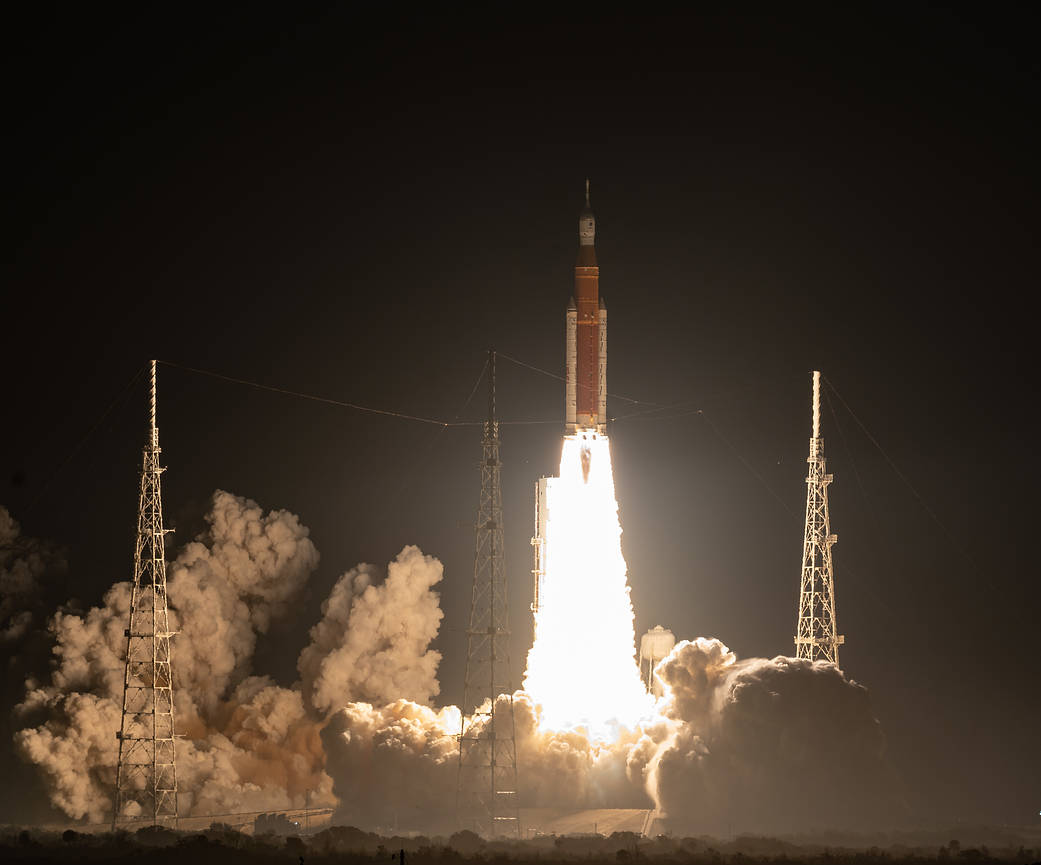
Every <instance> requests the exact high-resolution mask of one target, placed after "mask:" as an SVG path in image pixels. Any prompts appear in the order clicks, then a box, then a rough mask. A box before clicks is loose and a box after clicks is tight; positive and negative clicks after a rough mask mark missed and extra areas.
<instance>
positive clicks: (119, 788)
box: [112, 360, 177, 828]
mask: <svg viewBox="0 0 1041 865" xmlns="http://www.w3.org/2000/svg"><path fill="white" fill-rule="evenodd" d="M149 395H150V401H149V414H148V443H147V444H146V445H145V449H144V456H143V458H142V463H141V498H140V504H139V506H138V512H137V545H136V547H135V550H134V581H133V585H132V587H131V590H130V621H129V624H128V627H127V629H126V631H125V632H124V633H125V635H126V638H127V640H126V670H125V673H124V676H123V718H122V721H121V723H120V729H119V732H118V733H116V738H117V739H118V740H119V762H118V764H117V767H116V803H115V804H116V807H115V812H114V813H113V816H112V826H113V828H115V826H116V824H117V823H118V822H119V821H121V820H131V819H145V820H150V821H151V822H152V823H168V822H169V823H176V821H177V767H176V763H175V761H174V753H175V751H176V746H175V735H174V702H173V677H172V671H171V668H170V637H171V636H172V634H171V632H170V623H169V620H168V611H167V605H166V552H165V544H164V541H163V538H164V536H165V534H166V532H167V531H170V530H169V529H164V528H163V497H162V490H161V484H160V478H161V476H162V473H163V472H164V471H165V469H163V468H162V467H161V466H160V465H159V454H160V448H159V430H158V428H157V427H156V425H155V401H156V400H155V396H156V392H155V361H154V360H153V361H152V364H151V388H150V391H149Z"/></svg>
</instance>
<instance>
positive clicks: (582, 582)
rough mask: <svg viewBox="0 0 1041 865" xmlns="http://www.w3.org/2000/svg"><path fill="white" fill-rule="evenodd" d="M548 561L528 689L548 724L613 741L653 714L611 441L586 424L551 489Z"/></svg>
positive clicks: (570, 439) (567, 449)
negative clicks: (640, 657)
mask: <svg viewBox="0 0 1041 865" xmlns="http://www.w3.org/2000/svg"><path fill="white" fill-rule="evenodd" d="M544 544H545V560H544V570H545V576H544V578H543V583H542V590H541V593H540V597H539V609H538V610H537V611H536V614H535V643H534V645H533V646H532V647H531V651H530V652H529V653H528V668H527V671H526V672H525V675H524V690H525V691H527V693H528V694H529V695H530V696H531V698H532V700H533V701H534V702H535V703H536V704H538V705H539V706H540V707H541V713H540V714H541V719H540V725H541V726H542V727H543V728H548V729H554V730H564V729H579V728H584V729H585V730H586V732H587V735H589V736H590V737H591V738H592V739H594V740H598V741H614V740H616V739H617V738H618V736H619V735H620V732H621V729H622V728H626V729H633V728H634V727H635V726H636V724H637V723H638V722H639V720H640V719H641V718H643V717H646V716H648V715H649V714H651V713H652V711H653V709H652V707H653V698H652V697H650V695H648V694H647V691H646V688H644V686H643V683H642V682H641V680H640V671H639V669H638V667H637V664H636V637H635V632H634V628H633V605H632V601H631V600H630V597H629V585H628V582H627V579H626V565H625V559H624V558H623V557H622V528H621V525H620V524H619V522H618V503H617V501H616V500H615V492H614V474H613V472H612V469H611V445H610V442H609V441H608V439H607V437H606V436H603V435H597V434H596V433H595V432H594V431H593V430H579V431H578V432H577V433H575V434H573V435H569V436H565V438H564V446H563V450H562V453H561V457H560V476H559V477H556V478H551V479H550V480H549V482H548V485H547V491H546V529H545V538H544Z"/></svg>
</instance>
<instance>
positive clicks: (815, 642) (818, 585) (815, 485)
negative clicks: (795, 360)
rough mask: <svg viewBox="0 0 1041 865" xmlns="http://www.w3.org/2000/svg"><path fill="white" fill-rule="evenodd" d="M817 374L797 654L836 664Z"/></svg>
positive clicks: (838, 642)
mask: <svg viewBox="0 0 1041 865" xmlns="http://www.w3.org/2000/svg"><path fill="white" fill-rule="evenodd" d="M820 427H821V374H820V371H818V370H814V373H813V437H812V438H811V439H810V455H809V457H808V458H807V460H806V462H807V463H809V471H808V472H807V474H806V531H805V534H804V536H803V544H802V582H801V586H800V589H799V613H798V623H797V624H798V627H797V631H796V635H795V655H796V657H798V658H806V659H807V660H810V661H831V663H833V664H834V665H835V666H836V667H838V666H839V646H841V645H842V644H843V643H845V642H846V638H845V637H842V636H839V633H838V624H837V622H836V619H835V572H834V570H833V568H832V562H831V548H832V545H834V544H835V542H836V541H838V536H837V535H833V534H832V533H831V522H830V520H829V518H828V485H829V484H831V482H832V479H833V478H832V476H831V475H829V474H828V473H827V467H826V465H825V460H824V439H823V437H822V436H821V430H820Z"/></svg>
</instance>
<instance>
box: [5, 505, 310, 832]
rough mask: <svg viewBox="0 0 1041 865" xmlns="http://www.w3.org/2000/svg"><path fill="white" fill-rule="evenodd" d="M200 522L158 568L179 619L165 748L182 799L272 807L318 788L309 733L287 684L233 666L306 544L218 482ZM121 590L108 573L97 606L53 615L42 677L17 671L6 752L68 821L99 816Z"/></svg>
mask: <svg viewBox="0 0 1041 865" xmlns="http://www.w3.org/2000/svg"><path fill="white" fill-rule="evenodd" d="M207 521H208V522H209V524H210V527H209V529H208V531H207V532H206V533H205V534H204V535H203V536H202V537H200V538H199V539H198V540H196V541H193V542H192V543H190V544H188V545H187V546H186V547H185V548H184V550H182V552H181V553H180V555H178V557H177V558H176V559H175V560H174V561H173V562H171V564H170V567H169V577H168V592H169V597H170V603H171V607H172V609H173V614H172V616H171V625H172V627H173V629H174V630H180V631H181V633H180V634H179V635H178V636H176V637H175V638H174V641H173V646H174V658H173V662H174V669H175V671H176V672H175V677H176V678H175V700H176V711H177V728H178V731H179V732H181V731H184V732H186V733H187V738H186V740H184V743H183V745H182V744H179V750H178V773H179V778H180V780H181V781H182V782H183V783H182V784H181V785H180V786H181V788H182V789H183V790H185V791H186V793H185V798H186V801H185V803H184V804H185V810H186V811H189V810H191V808H192V807H193V805H194V803H193V802H192V801H191V797H192V795H193V792H192V791H201V792H199V793H196V794H195V795H197V796H199V797H201V798H203V799H204V800H205V801H206V802H208V803H214V802H220V803H230V802H241V801H242V800H243V799H250V798H252V800H253V801H256V802H261V803H263V805H264V807H279V806H280V805H282V804H288V800H290V799H293V798H294V792H293V791H294V789H295V790H296V791H297V792H298V793H299V794H300V796H297V797H296V798H300V797H302V795H303V794H304V793H305V792H306V790H307V789H319V790H321V789H324V788H327V787H328V782H327V781H323V775H322V772H321V764H322V760H321V759H320V747H316V745H317V742H318V738H317V732H318V731H317V729H311V730H308V729H307V727H308V725H310V726H311V727H313V726H314V722H313V721H311V720H309V719H308V717H307V715H306V713H305V712H304V710H303V706H302V702H301V700H300V696H299V694H295V693H293V692H291V691H286V689H280V688H277V687H276V686H274V685H272V684H270V683H266V682H264V684H263V686H261V684H260V683H261V681H262V680H251V681H252V684H250V683H249V682H247V681H246V676H247V675H248V672H249V665H250V660H251V657H252V654H253V650H254V647H255V645H256V639H257V635H258V634H260V633H264V632H265V631H266V630H267V628H268V627H269V626H270V624H271V621H272V620H273V619H274V618H275V617H277V616H279V615H281V614H283V613H284V612H285V611H286V610H287V609H288V608H289V604H290V603H291V601H292V600H293V599H294V598H296V597H297V596H298V595H299V593H300V590H301V589H302V587H303V585H304V583H305V581H306V579H307V577H308V576H309V574H310V572H311V571H312V570H313V569H314V567H315V566H316V565H317V563H318V553H317V551H316V550H315V548H314V545H313V544H312V543H311V541H310V539H309V538H308V531H307V529H306V528H304V527H303V526H301V525H300V523H299V520H298V519H297V518H296V517H295V516H294V515H292V514H290V513H288V512H286V511H273V512H271V513H268V514H265V513H264V512H263V511H262V510H261V509H260V508H259V507H258V506H257V505H256V504H255V503H254V502H251V501H249V500H248V499H243V498H240V497H237V496H233V495H231V494H230V493H225V492H220V491H218V492H217V493H216V494H215V495H214V497H213V503H212V508H211V510H210V512H209V514H208V515H207ZM129 597H130V593H129V583H117V584H116V585H114V586H113V587H112V588H111V589H110V590H109V591H108V592H107V593H106V595H105V598H104V603H103V606H101V607H95V608H93V609H91V610H90V611H89V612H88V613H86V614H85V615H76V614H72V613H65V612H59V613H57V614H56V615H55V616H54V617H53V619H52V620H51V623H50V630H51V632H52V634H53V637H54V648H53V654H54V666H53V670H52V673H51V676H50V681H49V682H48V683H46V684H42V685H41V684H37V683H35V682H33V681H30V682H28V683H27V694H26V697H25V699H24V701H23V702H22V704H21V705H20V706H19V709H18V711H19V713H20V715H21V717H22V718H24V719H25V722H28V723H29V724H30V725H31V726H27V727H25V728H24V729H22V730H20V731H19V732H18V733H17V734H16V735H15V744H16V747H17V749H18V751H19V752H20V753H21V754H22V756H23V757H25V758H26V759H28V760H29V761H31V762H32V763H34V764H35V765H36V766H37V767H38V768H39V770H40V771H41V773H42V774H43V776H44V778H45V780H46V783H47V787H48V790H49V791H50V796H51V801H52V803H53V804H54V805H55V806H57V807H58V808H60V809H61V810H62V811H64V813H66V814H68V815H69V816H70V817H74V818H77V819H79V818H87V819H90V820H94V821H101V820H104V819H106V818H107V817H110V816H111V814H110V810H109V809H110V807H111V805H110V803H111V801H112V789H113V785H114V775H115V762H116V757H117V741H116V738H115V731H116V730H118V728H119V717H120V711H121V705H122V697H123V694H122V687H123V684H122V682H123V660H122V659H123V653H124V651H125V639H126V638H125V636H124V633H123V632H124V629H125V627H126V621H127V613H128V609H129ZM281 692H284V694H281V698H279V696H278V695H279V694H280V693H281ZM308 741H309V742H310V744H309V745H308V747H306V748H301V750H299V751H290V750H287V749H286V745H287V744H288V743H290V742H292V743H293V744H294V745H297V744H300V743H305V742H308ZM316 752H317V755H318V757H317V758H315V759H312V760H310V762H308V760H307V759H306V757H307V755H308V754H310V755H315V753H316ZM300 776H304V777H303V780H298V782H297V783H295V784H294V783H291V780H292V779H299V777H300ZM200 807H202V806H201V805H200Z"/></svg>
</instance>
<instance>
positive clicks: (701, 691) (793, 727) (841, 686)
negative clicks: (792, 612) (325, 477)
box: [0, 491, 901, 834]
mask: <svg viewBox="0 0 1041 865" xmlns="http://www.w3.org/2000/svg"><path fill="white" fill-rule="evenodd" d="M207 522H208V529H207V530H206V531H205V532H204V533H203V534H202V535H201V536H199V537H198V538H196V539H195V540H193V541H191V542H190V543H188V544H187V545H186V546H185V547H184V548H183V549H181V550H180V551H179V553H178V554H177V556H176V558H175V559H174V560H173V561H172V562H171V563H170V566H169V596H170V603H171V609H172V619H173V626H174V627H175V628H176V629H179V630H180V632H181V633H180V634H179V635H178V636H177V637H175V638H174V665H175V666H174V669H175V699H176V711H177V729H178V732H179V733H181V734H183V738H182V739H180V740H179V742H178V754H177V768H178V778H179V787H180V789H181V791H182V794H181V800H180V805H181V812H182V813H186V814H190V813H194V814H219V813H227V812H232V811H249V810H258V811H263V810H275V809H281V808H290V807H294V808H296V807H304V806H306V805H311V806H313V807H317V806H322V805H334V804H335V805H337V814H336V819H337V821H339V822H344V823H348V824H352V825H356V826H359V827H362V828H367V829H383V830H395V829H402V830H406V829H407V830H420V831H426V832H448V831H452V830H454V829H455V828H458V827H457V826H456V824H455V819H456V815H455V813H454V810H455V809H454V805H455V787H456V780H457V771H458V739H457V737H458V734H459V732H460V730H461V728H462V720H463V719H462V717H461V715H460V709H459V708H456V707H454V706H448V707H443V708H438V707H435V706H433V705H432V704H431V701H432V700H433V699H434V698H435V697H436V696H437V694H438V693H439V683H438V680H437V668H438V664H439V662H440V660H441V656H440V654H439V653H438V652H436V651H433V650H432V649H431V648H430V644H431V642H432V641H433V639H434V638H435V637H436V636H437V632H438V628H439V627H440V624H441V620H442V617H443V613H442V611H441V609H440V605H439V597H438V594H437V592H436V591H434V587H435V586H436V585H437V584H438V583H439V582H440V580H441V579H442V576H443V568H442V565H441V563H440V562H439V561H438V560H437V559H435V558H433V557H431V556H428V555H424V554H423V552H421V551H420V550H419V549H418V548H416V547H414V546H407V547H405V548H404V549H403V550H402V551H401V553H400V554H399V555H398V556H397V557H396V558H395V559H394V560H393V561H392V562H391V563H390V564H389V565H388V567H387V569H386V573H385V574H383V573H381V572H380V570H379V569H377V568H376V567H374V566H373V565H369V564H361V565H358V566H357V567H355V568H353V569H352V570H350V571H348V572H347V573H345V574H344V575H343V576H342V577H341V578H340V579H339V580H338V581H337V582H336V584H335V586H334V587H333V589H332V591H331V593H330V595H329V597H328V598H327V599H326V601H325V602H324V603H323V605H322V617H321V619H320V621H319V622H318V623H317V624H316V625H315V626H314V627H313V628H312V629H311V632H310V642H309V644H308V645H307V646H306V647H305V648H304V649H303V651H302V652H301V653H300V656H299V659H298V665H297V666H298V671H299V674H300V680H299V681H298V682H296V683H294V684H293V685H292V686H291V687H284V686H283V685H280V684H278V683H276V682H274V681H273V680H271V679H270V678H268V677H266V676H262V675H254V674H253V670H252V661H253V655H254V651H255V648H256V644H257V640H258V638H259V637H260V635H262V634H264V633H266V632H267V631H268V629H269V628H270V627H271V625H272V623H273V622H275V621H276V620H278V619H279V618H280V617H283V616H286V615H287V613H288V612H289V611H290V610H291V609H293V607H294V605H295V604H296V602H297V601H298V600H299V598H300V597H301V595H302V592H303V590H304V588H305V586H306V584H307V581H308V579H309V577H310V575H311V573H312V572H313V571H314V569H315V568H316V567H317V564H318V560H319V557H318V552H317V550H316V549H315V547H314V545H313V543H312V542H311V540H310V538H309V536H308V535H309V533H308V530H307V529H306V528H305V527H304V526H302V525H301V523H300V521H299V519H298V518H297V517H296V516H294V515H293V514H290V513H288V512H286V511H279V510H275V511H264V510H263V509H262V508H261V507H260V506H259V505H257V504H256V503H254V502H252V501H249V500H248V499H244V498H241V497H238V496H234V495H232V494H230V493H226V492H221V491H218V492H217V493H215V494H214V497H213V500H212V503H211V507H210V510H209V513H208V515H207ZM17 531H18V530H17V525H16V524H14V523H13V521H12V520H10V517H9V515H8V514H7V513H6V511H0V539H2V543H0V567H2V568H3V570H2V571H0V579H3V580H5V581H7V582H5V583H4V585H5V586H7V585H10V586H11V587H12V590H11V597H12V598H20V599H22V600H16V601H12V602H11V603H9V604H6V605H5V606H4V607H3V614H4V620H3V623H4V627H5V633H7V632H8V631H9V630H10V631H11V633H16V632H17V628H18V627H19V625H18V621H19V616H20V615H21V612H23V611H24V610H23V609H22V608H23V607H25V606H26V605H27V604H28V605H29V606H31V604H32V603H33V601H32V600H31V599H32V598H33V597H35V596H34V594H33V593H34V591H35V590H34V588H33V585H34V581H36V582H38V580H39V574H40V573H42V569H43V568H44V567H45V565H46V562H47V561H49V560H48V559H47V558H46V556H43V557H42V558H33V555H30V556H29V557H28V558H25V557H23V558H22V559H15V558H14V557H12V556H11V554H10V549H11V547H12V539H14V538H17V537H18V534H17ZM40 555H42V554H40ZM4 599H5V602H6V601H7V595H6V594H5V598H4ZM26 599H29V600H28V601H27V600H26ZM128 605H129V584H128V583H125V582H124V583H117V584H115V585H114V586H112V587H111V588H110V589H109V590H108V592H107V593H106V594H105V596H104V598H103V600H102V603H101V604H100V605H99V606H97V607H95V608H93V609H90V610H88V611H87V612H75V611H72V610H69V609H63V610H59V611H58V612H56V613H54V614H53V616H52V617H51V618H50V621H49V624H48V630H49V634H50V637H51V640H52V646H51V653H52V665H51V669H50V672H49V675H47V676H45V677H42V678H40V679H36V678H33V677H29V678H28V680H27V681H26V687H25V691H24V697H23V699H22V701H21V703H20V705H19V706H18V707H17V712H16V717H17V718H18V719H19V721H20V727H21V729H20V730H18V731H17V732H16V733H15V734H14V738H15V745H16V749H17V752H18V753H19V754H20V755H21V756H22V758H23V759H25V760H26V761H27V762H28V763H29V764H30V765H32V766H33V767H34V768H35V770H36V772H37V774H38V777H39V778H40V779H41V780H42V781H43V783H44V785H45V787H46V789H47V794H48V797H49V800H50V803H51V804H52V806H53V807H55V808H57V809H59V810H60V811H61V812H62V813H64V814H66V815H68V816H69V817H72V818H75V819H83V820H89V821H93V822H102V821H106V820H108V819H110V818H111V812H110V808H111V801H112V790H113V786H114V781H115V777H114V776H115V762H116V757H117V741H116V738H115V731H116V730H117V729H118V726H119V719H120V706H121V702H122V676H123V660H122V659H123V652H124V651H125V637H124V634H123V630H124V628H125V626H126V624H125V623H126V620H127V612H128ZM572 673H573V675H576V676H581V675H582V671H581V670H573V671H572ZM657 675H658V677H659V678H660V680H661V681H662V682H663V684H664V687H665V696H664V697H663V698H662V699H661V700H659V701H658V702H657V704H656V705H655V707H654V709H653V710H652V711H650V712H648V714H647V716H646V717H644V718H643V719H642V720H640V721H639V722H638V723H635V724H633V725H631V728H630V729H625V728H623V729H620V730H619V732H618V735H617V736H616V737H614V738H613V739H612V740H610V741H604V740H603V736H591V735H589V733H588V731H586V730H585V729H583V728H576V729H550V727H551V726H552V725H550V724H548V723H547V722H546V719H545V718H544V717H543V716H542V708H541V706H539V705H537V704H536V702H535V701H534V700H533V699H532V697H531V696H530V695H528V694H526V693H525V692H523V691H518V692H517V693H516V694H514V695H513V699H512V712H513V720H514V724H515V730H516V744H517V756H518V769H519V789H518V796H519V803H520V805H521V806H522V807H526V808H551V809H565V810H577V809H583V808H601V807H608V808H655V809H656V810H657V811H658V812H659V814H660V815H661V817H662V819H663V820H665V822H666V825H667V826H668V827H670V828H671V829H673V830H675V831H677V832H693V833H717V834H723V833H726V834H729V833H730V832H731V831H742V832H767V831H779V830H783V831H786V832H792V831H799V830H805V829H814V828H822V827H828V828H859V827H863V826H867V825H872V826H876V827H877V826H878V825H880V824H882V823H885V822H886V821H890V822H891V821H892V820H893V819H895V818H896V817H897V816H898V815H899V813H900V807H901V806H900V803H899V800H898V797H897V795H896V793H895V792H894V791H896V790H897V785H896V782H895V778H894V776H893V773H892V770H891V769H890V767H889V765H888V763H887V761H886V757H885V740H884V737H883V735H882V733H881V730H880V727H879V724H878V722H877V720H875V718H874V716H873V714H872V711H871V707H870V702H869V699H868V694H867V691H866V690H865V689H864V688H863V687H862V686H860V685H858V684H857V683H855V682H853V681H851V680H850V679H848V678H847V677H846V676H845V675H844V674H843V673H842V672H840V671H839V670H837V669H836V668H835V667H833V666H831V665H829V664H825V663H810V662H806V661H801V660H795V659H792V658H784V657H777V658H773V659H772V660H767V659H762V658H757V659H748V660H739V659H738V658H737V657H736V656H735V655H734V653H733V652H731V651H730V650H729V649H728V648H727V647H726V646H725V645H724V644H723V643H722V642H720V641H719V640H716V639H706V638H698V639H695V640H692V641H683V642H680V643H679V644H677V645H676V647H675V648H674V649H673V651H672V652H671V654H670V655H669V656H668V657H667V658H665V659H664V660H663V661H661V663H660V664H659V665H658V668H657ZM465 708H470V707H465ZM510 711H511V700H510V699H509V698H508V697H507V696H505V695H504V696H500V697H499V698H498V705H497V712H498V714H499V716H500V717H504V718H505V717H506V716H507V714H508V713H509V712H510ZM807 789H810V790H813V791H814V795H813V806H812V807H808V806H807V804H806V797H805V795H804V793H805V791H806V790H807Z"/></svg>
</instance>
